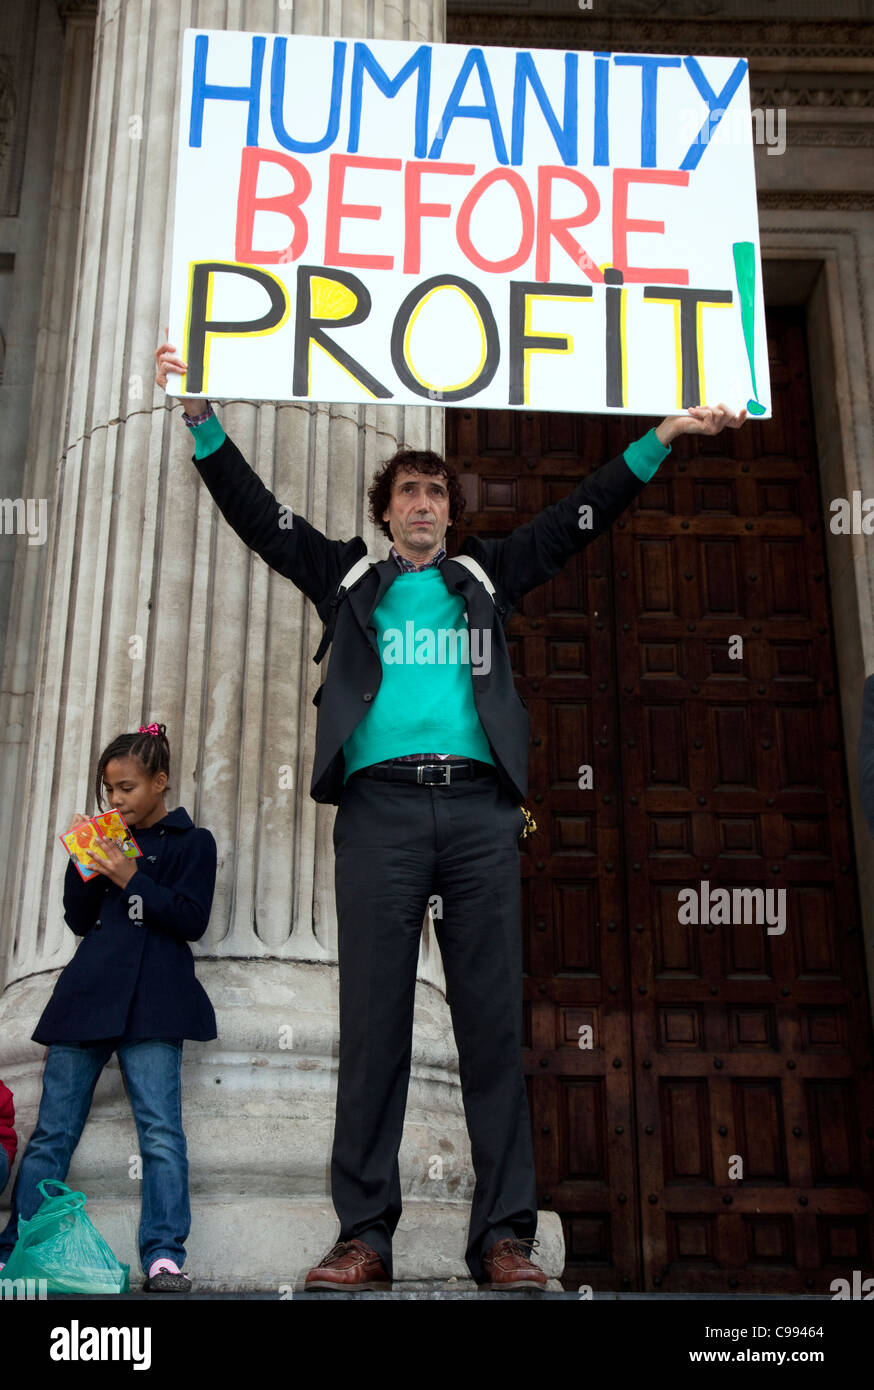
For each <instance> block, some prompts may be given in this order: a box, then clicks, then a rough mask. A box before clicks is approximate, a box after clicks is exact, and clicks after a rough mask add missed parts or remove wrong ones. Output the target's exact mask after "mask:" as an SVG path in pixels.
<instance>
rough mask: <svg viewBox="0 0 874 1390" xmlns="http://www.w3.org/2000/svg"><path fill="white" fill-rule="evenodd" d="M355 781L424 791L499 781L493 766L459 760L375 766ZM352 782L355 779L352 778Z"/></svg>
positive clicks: (360, 772) (357, 774)
mask: <svg viewBox="0 0 874 1390" xmlns="http://www.w3.org/2000/svg"><path fill="white" fill-rule="evenodd" d="M352 776H353V777H374V778H376V779H377V781H379V782H416V783H418V785H419V786H420V787H448V786H449V785H450V784H451V783H452V782H456V781H462V780H464V779H465V778H470V777H496V776H497V772H496V770H495V768H494V767H493V766H492V764H491V763H481V762H477V761H476V760H475V759H473V758H471V759H469V760H465V759H460V758H459V759H456V760H454V761H452V762H445V763H407V762H388V763H371V765H370V767H361V768H359V769H358V771H357V772H353V774H352ZM350 781H351V778H350Z"/></svg>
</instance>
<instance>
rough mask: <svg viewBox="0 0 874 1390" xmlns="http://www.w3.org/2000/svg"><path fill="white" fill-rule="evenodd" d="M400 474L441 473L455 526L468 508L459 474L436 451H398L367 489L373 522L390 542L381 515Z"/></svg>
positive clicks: (375, 475)
mask: <svg viewBox="0 0 874 1390" xmlns="http://www.w3.org/2000/svg"><path fill="white" fill-rule="evenodd" d="M398 473H431V474H439V473H442V474H443V476H444V477H445V479H446V487H447V490H448V492H449V520H450V521H451V522H452V523H453V525H454V524H455V523H456V522H457V521H458V519H459V517H460V516H461V515H462V514H463V513H464V511H465V509H466V507H467V502H466V500H465V496H464V491H463V489H462V486H461V483H460V482H459V481H458V474H457V473H456V471H455V469H454V468H452V467H450V465H449V464H448V463H447V462H446V460H445V459H442V458H441V457H440V455H439V454H435V453H434V451H433V449H399V450H398V452H397V453H396V454H394V455H393V456H392V457H391V458H390V459H388V460H387V461H386V462H385V463H384V464H383V465H382V468H381V469H380V470H379V472H378V473H375V474H374V475H373V482H372V483H371V484H370V487H369V488H368V490H367V498H368V501H369V502H370V519H371V521H372V522H373V523H374V525H375V526H378V527H379V528H380V529H381V531H382V534H383V535H384V536H387V537H388V539H389V540H391V539H392V534H391V531H390V529H389V525H388V522H387V521H383V519H382V514H383V512H386V511H388V509H389V506H390V504H391V494H392V488H393V487H394V485H395V478H396V477H397V475H398Z"/></svg>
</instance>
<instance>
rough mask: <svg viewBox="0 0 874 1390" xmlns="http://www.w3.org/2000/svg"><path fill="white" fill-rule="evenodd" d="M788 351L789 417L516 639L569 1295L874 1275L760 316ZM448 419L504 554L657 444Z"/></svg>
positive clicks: (847, 962)
mask: <svg viewBox="0 0 874 1390" xmlns="http://www.w3.org/2000/svg"><path fill="white" fill-rule="evenodd" d="M769 349H770V359H771V378H772V387H773V394H774V417H773V419H771V420H769V421H765V422H761V423H754V422H751V423H749V424H747V425H745V426H744V428H743V429H742V430H740V431H737V432H735V431H725V432H723V434H721V435H719V436H717V437H715V438H713V439H702V440H691V439H689V440H681V441H679V442H678V443H677V444H676V445H675V446H674V449H673V451H672V453H671V455H670V456H669V458H668V459H667V460H666V461H665V463H664V464H663V465H662V466H661V468H660V469H659V472H658V473H657V475H656V477H655V478H654V479H653V480H652V481H651V482H650V483H649V484H648V485H647V486H646V488H645V489H644V491H643V492H642V493H641V495H640V496H639V498H638V499H637V500H636V502H635V503H634V504H633V506H632V507H631V508H629V510H628V511H627V512H626V513H625V514H624V515H623V516H622V517H621V518H620V519H619V520H618V521H617V522H616V523H615V524H614V526H613V528H612V530H611V531H610V532H609V533H608V534H607V535H605V536H602V537H601V538H600V539H599V540H597V541H596V542H594V543H593V544H592V545H590V546H589V547H588V549H587V550H585V551H584V552H583V554H581V555H580V556H579V557H577V558H576V559H575V560H573V561H572V562H571V563H570V564H569V565H568V566H567V567H566V568H565V569H564V570H563V571H562V572H561V574H559V575H558V576H557V577H556V578H555V579H554V580H552V581H551V582H550V583H548V584H545V585H543V586H541V587H540V588H538V589H536V590H535V591H534V592H532V593H531V594H529V595H528V596H527V598H526V599H525V601H524V603H523V606H522V609H521V611H520V612H519V613H518V614H517V615H516V616H515V617H514V619H513V621H512V624H511V627H510V630H509V634H508V636H509V639H510V649H511V653H512V659H513V663H514V669H515V672H516V679H517V684H518V688H519V691H520V693H521V694H522V695H523V697H524V699H525V701H526V703H527V705H528V710H529V713H530V716H531V725H532V745H531V758H530V778H529V787H530V791H529V798H528V805H529V807H530V809H531V810H532V811H533V813H534V815H535V817H536V820H537V823H538V832H537V834H536V835H534V836H533V837H532V838H531V839H529V840H527V841H526V842H525V849H524V851H523V855H522V880H523V883H522V889H523V899H522V901H523V922H522V929H523V939H524V951H525V972H526V973H525V995H524V1035H525V1036H524V1040H525V1047H526V1052H525V1056H526V1072H527V1075H528V1082H529V1087H530V1090H529V1098H530V1103H531V1115H532V1127H533V1135H534V1142H535V1154H536V1161H537V1175H538V1199H539V1205H540V1207H541V1208H545V1209H546V1210H552V1211H556V1212H558V1213H559V1215H560V1217H561V1219H562V1223H563V1226H564V1235H565V1242H566V1251H567V1266H566V1272H565V1283H566V1285H567V1286H568V1287H572V1288H576V1287H577V1286H578V1285H581V1284H590V1285H591V1286H592V1288H593V1289H620V1290H657V1289H660V1290H662V1291H665V1292H731V1291H733V1290H738V1291H742V1290H748V1291H751V1292H771V1293H804V1292H811V1291H814V1292H821V1293H828V1292H829V1284H830V1281H831V1280H832V1279H833V1278H835V1277H838V1276H842V1277H846V1278H849V1279H850V1280H851V1281H852V1271H853V1270H854V1269H859V1270H862V1271H867V1273H868V1274H869V1275H870V1274H871V1273H872V1272H874V1270H872V1228H874V1220H872V1187H874V1182H872V1168H874V1165H872V1154H874V1085H872V1081H874V1076H872V1034H871V1022H870V1009H869V1000H868V989H867V984H866V973H865V962H864V952H863V943H862V930H861V921H860V912H859V900H858V891H857V884H856V876H855V867H854V860H853V851H852V837H851V827H850V822H849V800H848V792H847V779H848V775H849V776H851V777H855V775H856V772H855V766H854V765H853V766H851V767H850V768H849V769H848V767H847V763H846V757H845V751H844V742H843V734H842V727H841V716H840V705H839V699H838V689H837V679H836V666H835V653H834V645H833V636H832V622H831V613H830V606H829V591H828V576H827V571H826V563H825V554H824V537H823V512H822V505H821V501H820V494H819V479H818V474H817V466H816V458H815V453H814V440H813V429H812V420H811V408H810V392H809V382H808V376H807V357H806V347H805V340H804V329H803V322H802V320H801V318H800V315H799V314H797V313H795V312H793V311H778V312H775V313H772V314H770V316H769ZM446 419H447V431H448V437H447V457H448V458H449V460H450V461H451V462H452V463H453V464H454V466H455V467H456V468H457V469H458V472H459V474H460V476H461V479H462V482H463V484H464V486H465V489H466V493H467V498H468V505H469V511H468V514H467V515H466V516H465V518H464V520H463V524H462V525H461V526H460V527H459V528H458V531H459V535H460V537H462V538H463V536H464V534H465V533H466V532H474V533H476V534H478V535H483V536H485V535H495V536H498V535H505V534H507V533H508V532H509V531H510V530H512V529H513V528H514V527H515V526H517V525H519V524H520V523H521V522H522V521H524V520H526V519H527V518H529V517H530V516H532V515H534V514H535V513H536V512H537V511H539V510H540V509H541V508H543V507H545V506H547V505H548V504H549V503H550V502H553V501H556V500H557V499H559V498H561V497H564V496H566V495H567V493H568V492H569V491H570V490H571V489H572V488H573V487H574V486H575V485H576V483H577V481H578V480H579V479H580V477H581V476H584V475H585V474H587V473H589V472H590V471H591V470H592V469H593V468H594V467H596V466H597V465H598V464H599V463H600V462H602V461H604V460H606V459H608V458H611V457H612V456H614V455H615V454H618V453H620V452H621V451H622V450H623V449H624V448H625V446H626V445H627V444H628V443H629V442H630V441H631V440H632V439H634V438H637V437H638V436H639V435H640V434H642V433H643V432H644V431H645V430H646V429H647V428H648V426H649V425H650V424H651V423H653V422H652V421H648V420H631V419H627V418H619V417H598V416H594V417H587V416H579V415H548V414H537V413H525V412H513V411H507V412H493V411H476V410H453V411H447V412H446ZM847 543H848V544H849V540H848V542H847ZM587 767H589V768H591V769H592V778H591V786H590V785H589V781H588V776H587V773H586V772H585V769H586V768H587ZM689 889H694V890H695V892H696V894H697V895H698V896H697V903H698V907H699V920H698V921H697V923H696V922H694V921H689V920H686V919H688V918H689V917H690V916H691V915H692V911H691V908H690V906H689V904H690V898H689V896H688V894H686V893H685V890H689ZM719 889H728V890H732V889H747V890H755V889H761V890H763V892H762V894H761V896H760V897H759V898H758V899H757V898H756V897H755V895H754V894H752V893H749V894H747V895H746V896H745V897H744V898H741V897H740V896H736V897H735V898H734V899H732V902H733V904H740V903H741V902H743V903H744V904H745V905H746V904H750V906H752V905H753V904H754V903H758V904H759V905H765V906H766V907H767V905H768V904H770V909H771V921H770V922H769V923H765V922H758V921H755V920H753V921H750V920H749V916H750V909H748V908H746V906H745V911H746V915H747V920H746V921H743V920H742V919H741V918H740V917H736V918H735V922H736V924H735V925H723V924H722V923H721V922H719V921H718V920H717V921H716V922H714V921H712V920H710V921H706V920H703V919H704V918H705V917H707V916H716V917H717V919H718V918H719V915H720V914H719V911H718V909H717V910H713V911H712V912H708V910H706V909H705V908H704V898H705V897H707V899H708V902H709V903H713V902H715V901H716V899H715V898H714V897H713V895H714V894H715V893H716V891H717V890H719ZM777 890H785V892H784V893H783V895H782V898H781V896H780V894H779V892H778V891H777ZM681 894H683V895H684V896H683V897H682V898H681ZM781 901H782V903H783V905H784V917H783V920H782V925H783V927H784V930H782V931H780V925H781V920H780V915H779V907H778V904H779V903H780V902H781ZM769 927H770V930H769ZM588 1030H591V1031H590V1032H589V1031H588Z"/></svg>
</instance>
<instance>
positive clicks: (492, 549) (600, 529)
mask: <svg viewBox="0 0 874 1390" xmlns="http://www.w3.org/2000/svg"><path fill="white" fill-rule="evenodd" d="M745 419H746V411H745V410H742V411H741V412H740V414H739V415H734V414H733V413H732V412H731V411H730V410H729V409H728V408H727V407H726V406H724V405H719V406H716V407H710V406H690V408H689V410H688V412H687V414H685V415H671V416H668V417H667V418H666V419H664V420H662V422H661V424H659V425H657V426H656V427H655V428H654V429H651V430H649V431H648V432H647V433H646V434H645V435H644V436H643V438H642V439H637V440H635V441H634V443H632V444H630V445H629V446H628V448H627V449H626V450H625V452H624V453H623V454H619V455H618V456H617V457H616V458H614V459H611V460H610V462H609V463H605V464H604V465H603V467H601V468H599V469H597V470H596V471H595V472H594V473H592V474H590V475H589V477H588V478H584V479H583V481H582V482H581V483H579V484H578V486H577V487H576V488H575V489H574V491H573V492H572V493H571V494H570V495H569V496H568V497H564V498H562V499H561V501H559V502H553V503H552V505H551V506H549V507H545V508H544V509H543V511H542V512H538V514H537V516H535V517H533V518H532V520H531V521H526V522H525V523H524V524H523V525H522V526H518V527H517V528H516V530H515V531H513V532H511V534H510V535H509V536H507V537H506V538H505V539H502V540H488V539H483V538H479V537H478V538H477V539H476V541H475V542H472V545H471V549H472V551H473V552H474V553H477V552H481V555H482V558H483V562H484V563H485V565H486V568H487V570H488V572H489V574H490V575H491V577H492V579H493V580H494V583H495V585H496V587H497V589H498V590H499V592H500V593H501V594H502V596H503V597H504V598H505V599H506V600H507V601H508V602H509V605H510V606H511V607H513V608H515V607H516V606H517V604H518V602H519V600H520V599H521V598H522V596H523V595H524V594H527V593H528V591H529V589H534V588H536V587H537V585H538V584H544V583H545V582H546V580H547V579H552V578H553V577H554V576H555V575H556V574H558V573H559V572H560V571H561V570H562V569H563V568H564V566H565V565H566V564H567V563H568V561H569V560H571V559H572V558H573V556H574V555H576V554H577V553H578V552H579V551H581V550H584V549H585V547H586V546H587V545H591V543H592V541H594V540H596V539H597V537H598V536H600V535H602V534H603V533H604V532H605V531H606V530H608V529H609V528H610V526H612V525H613V522H614V521H615V520H616V518H617V517H618V516H621V514H622V512H624V511H625V509H626V507H628V506H629V505H630V503H631V502H633V500H634V498H635V497H636V496H637V495H638V493H639V492H640V491H641V490H642V489H643V487H644V486H645V485H646V483H648V482H649V480H650V478H651V477H652V476H653V475H654V474H655V472H656V470H657V469H658V466H659V464H660V463H661V462H662V460H663V459H665V458H667V455H668V454H669V453H670V448H671V443H672V441H673V440H674V439H676V438H677V436H678V435H681V434H719V433H720V431H721V430H723V429H726V428H729V429H739V428H740V426H741V425H742V424H743V422H744V420H745Z"/></svg>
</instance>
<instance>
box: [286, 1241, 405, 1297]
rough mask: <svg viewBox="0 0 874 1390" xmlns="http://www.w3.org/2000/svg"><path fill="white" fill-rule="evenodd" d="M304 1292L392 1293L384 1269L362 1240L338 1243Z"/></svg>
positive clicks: (315, 1270) (311, 1275)
mask: <svg viewBox="0 0 874 1390" xmlns="http://www.w3.org/2000/svg"><path fill="white" fill-rule="evenodd" d="M304 1289H305V1290H306V1289H328V1290H330V1291H332V1292H336V1291H338V1290H339V1291H340V1292H342V1291H343V1290H344V1289H391V1280H390V1279H389V1277H388V1274H387V1272H386V1268H385V1265H384V1264H383V1262H382V1260H381V1259H380V1258H379V1256H378V1255H377V1253H376V1251H375V1250H372V1249H371V1247H370V1246H369V1245H365V1243H364V1241H363V1240H339V1241H338V1242H337V1244H336V1245H335V1246H334V1247H333V1248H332V1249H331V1250H329V1251H328V1253H327V1255H326V1256H325V1258H324V1259H323V1260H321V1261H320V1263H319V1264H317V1265H316V1266H315V1267H314V1268H313V1269H311V1270H310V1272H309V1274H308V1275H307V1277H306V1280H305V1281H304Z"/></svg>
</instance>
